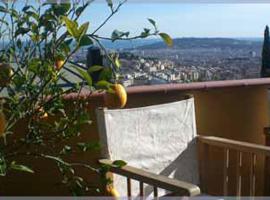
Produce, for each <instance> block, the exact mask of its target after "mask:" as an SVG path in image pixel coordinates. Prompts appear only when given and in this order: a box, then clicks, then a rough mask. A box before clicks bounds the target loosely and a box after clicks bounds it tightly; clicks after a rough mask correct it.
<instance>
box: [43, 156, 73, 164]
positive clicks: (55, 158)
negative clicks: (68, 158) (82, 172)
mask: <svg viewBox="0 0 270 200" xmlns="http://www.w3.org/2000/svg"><path fill="white" fill-rule="evenodd" d="M43 157H44V158H47V159H50V160H54V161H56V162H58V163H59V164H62V165H65V166H69V164H68V163H66V162H65V161H63V160H62V159H61V158H59V157H55V156H49V155H43Z"/></svg>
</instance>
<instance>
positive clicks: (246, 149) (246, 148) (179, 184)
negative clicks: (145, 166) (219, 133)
mask: <svg viewBox="0 0 270 200" xmlns="http://www.w3.org/2000/svg"><path fill="white" fill-rule="evenodd" d="M197 139H198V141H199V142H200V143H201V144H202V145H203V154H204V159H206V160H205V161H207V156H208V154H209V147H210V146H215V147H219V148H223V151H224V158H225V159H224V164H223V174H224V177H223V195H224V196H227V195H228V168H229V157H230V151H231V150H233V151H236V152H237V166H236V196H241V186H242V182H241V166H242V156H243V153H248V154H250V156H251V158H252V159H251V168H250V172H249V175H250V183H249V194H250V196H254V195H255V187H256V184H255V169H256V156H257V155H263V156H265V157H266V156H270V147H267V146H263V145H258V144H252V143H248V142H240V141H236V140H231V139H225V138H220V137H214V136H197ZM99 162H100V163H101V164H112V161H110V160H106V159H103V160H100V161H99ZM203 163H207V162H203ZM203 163H202V166H201V167H202V169H206V166H205V164H203ZM110 170H111V171H110V172H112V173H115V174H119V175H122V176H125V177H126V178H127V196H129V197H130V196H132V191H131V179H134V180H137V181H139V184H140V196H144V191H143V185H144V184H148V185H151V186H153V191H154V196H155V197H158V188H161V189H165V190H168V191H170V192H172V193H171V194H173V196H175V195H177V196H197V195H200V193H201V190H200V188H199V187H198V186H197V185H193V184H191V183H187V182H183V181H180V180H176V179H172V178H168V177H166V176H162V175H157V174H154V173H151V172H147V171H144V170H142V169H138V168H135V167H132V166H124V167H122V168H117V167H112V168H111V169H110ZM202 178H203V177H202ZM202 186H204V185H203V184H202ZM202 189H203V191H204V192H205V190H204V188H202Z"/></svg>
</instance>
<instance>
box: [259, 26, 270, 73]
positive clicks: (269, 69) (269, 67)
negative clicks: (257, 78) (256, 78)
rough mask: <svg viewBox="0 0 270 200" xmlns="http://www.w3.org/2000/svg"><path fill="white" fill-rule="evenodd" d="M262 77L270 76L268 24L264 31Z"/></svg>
mask: <svg viewBox="0 0 270 200" xmlns="http://www.w3.org/2000/svg"><path fill="white" fill-rule="evenodd" d="M261 77H270V41H269V27H268V26H266V27H265V31H264V42H263V49H262V68H261Z"/></svg>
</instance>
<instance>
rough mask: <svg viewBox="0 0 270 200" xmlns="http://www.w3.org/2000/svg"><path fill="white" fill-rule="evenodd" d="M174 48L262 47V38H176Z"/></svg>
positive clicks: (149, 46) (157, 46)
mask: <svg viewBox="0 0 270 200" xmlns="http://www.w3.org/2000/svg"><path fill="white" fill-rule="evenodd" d="M173 41H174V46H173V48H174V49H190V48H246V47H250V46H252V47H261V46H262V41H260V40H257V41H256V40H246V39H245V40H244V39H231V38H177V39H174V40H173ZM162 48H167V46H166V45H165V44H164V43H163V42H162V41H160V42H156V43H153V44H147V45H143V46H140V47H138V49H142V50H144V49H162Z"/></svg>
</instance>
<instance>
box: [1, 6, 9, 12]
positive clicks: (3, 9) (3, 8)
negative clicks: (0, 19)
mask: <svg viewBox="0 0 270 200" xmlns="http://www.w3.org/2000/svg"><path fill="white" fill-rule="evenodd" d="M0 12H3V13H8V10H7V9H6V8H5V7H4V6H0Z"/></svg>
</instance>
